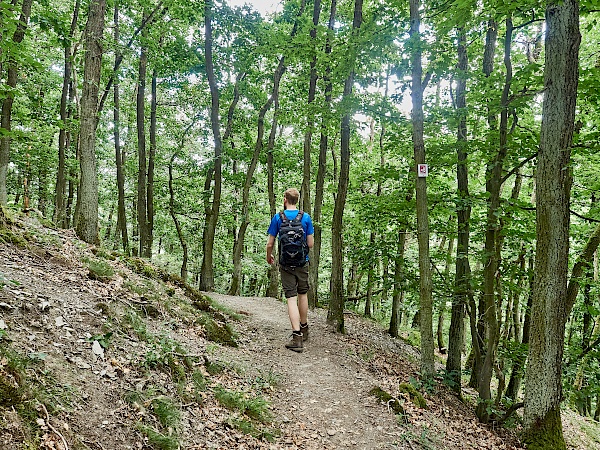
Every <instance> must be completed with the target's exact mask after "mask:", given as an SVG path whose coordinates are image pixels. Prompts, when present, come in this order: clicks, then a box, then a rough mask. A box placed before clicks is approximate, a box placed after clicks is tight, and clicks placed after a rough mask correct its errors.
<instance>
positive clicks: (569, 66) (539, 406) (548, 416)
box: [523, 0, 581, 450]
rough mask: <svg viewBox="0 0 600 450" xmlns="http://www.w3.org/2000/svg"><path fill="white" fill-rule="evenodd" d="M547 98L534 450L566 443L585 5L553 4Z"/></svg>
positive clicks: (533, 358) (572, 1)
mask: <svg viewBox="0 0 600 450" xmlns="http://www.w3.org/2000/svg"><path fill="white" fill-rule="evenodd" d="M546 26H547V31H546V52H545V55H546V56H545V58H546V60H545V70H544V104H543V109H542V126H541V134H540V150H539V154H538V165H537V177H536V232H537V247H536V263H535V281H534V286H533V287H534V289H533V305H532V311H531V340H530V343H529V362H528V365H527V372H526V376H525V383H526V384H525V411H524V416H523V426H524V441H525V442H526V443H527V448H528V449H530V450H537V449H540V450H541V449H550V448H552V449H558V450H560V449H565V448H566V445H565V441H564V437H563V433H562V422H561V417H560V402H561V399H562V378H561V376H562V359H563V350H564V336H565V324H566V321H567V318H568V317H569V314H570V311H571V308H572V305H573V303H572V302H570V301H568V296H567V270H568V261H569V226H570V212H569V207H570V195H571V184H572V175H571V170H570V168H569V165H570V155H571V145H572V139H573V129H574V118H575V105H576V99H577V84H578V79H579V61H578V58H579V44H580V42H581V35H580V33H579V3H578V1H577V0H564V1H561V2H552V3H550V4H549V5H548V6H547V8H546Z"/></svg>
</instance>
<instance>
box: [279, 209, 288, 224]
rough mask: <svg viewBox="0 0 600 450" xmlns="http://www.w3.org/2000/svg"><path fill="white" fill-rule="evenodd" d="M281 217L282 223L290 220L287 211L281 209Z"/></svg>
mask: <svg viewBox="0 0 600 450" xmlns="http://www.w3.org/2000/svg"><path fill="white" fill-rule="evenodd" d="M279 218H280V219H281V223H282V224H284V223H286V222H289V219H288V218H287V216H286V215H285V213H284V212H283V211H279Z"/></svg>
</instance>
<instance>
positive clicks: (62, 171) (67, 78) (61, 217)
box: [53, 0, 81, 227]
mask: <svg viewBox="0 0 600 450" xmlns="http://www.w3.org/2000/svg"><path fill="white" fill-rule="evenodd" d="M80 3H81V1H80V0H76V1H75V7H74V9H73V18H72V20H71V29H70V31H69V36H68V37H67V39H66V41H65V43H64V46H65V51H64V54H65V61H64V75H63V86H62V93H61V97H60V129H59V132H58V168H57V172H56V188H55V192H54V217H53V220H54V223H56V224H57V225H58V226H60V227H65V226H66V222H65V215H66V191H67V177H66V152H67V143H68V139H67V127H68V126H69V123H68V122H69V108H68V101H69V86H70V85H71V82H72V78H71V72H72V66H73V62H72V57H73V55H72V53H73V43H72V41H73V37H74V36H75V30H76V29H77V20H78V18H79V7H80Z"/></svg>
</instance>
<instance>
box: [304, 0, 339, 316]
mask: <svg viewBox="0 0 600 450" xmlns="http://www.w3.org/2000/svg"><path fill="white" fill-rule="evenodd" d="M336 7H337V0H331V7H330V11H329V24H328V33H327V38H326V40H325V55H326V58H328V56H329V55H331V39H332V34H333V27H334V26H335V15H336ZM323 81H324V84H325V101H324V105H323V115H322V117H321V136H320V139H319V164H318V167H317V181H316V185H315V206H314V208H315V209H314V213H313V217H312V219H313V224H314V228H315V235H314V246H313V248H312V255H310V266H309V269H308V270H309V276H310V286H311V289H312V293H313V295H312V296H310V295H309V297H308V302H309V305H310V306H311V307H312V308H315V307H317V306H318V305H319V266H320V264H321V244H322V235H323V225H322V223H321V212H322V209H323V188H324V186H325V173H326V172H327V147H328V145H329V144H328V142H329V132H328V128H329V126H328V125H329V121H330V120H331V117H330V115H329V111H330V109H331V97H332V94H331V92H332V90H333V87H332V83H331V67H330V66H329V65H328V66H327V67H326V68H325V75H324V76H323Z"/></svg>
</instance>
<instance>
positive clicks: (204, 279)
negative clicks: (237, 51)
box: [200, 0, 223, 291]
mask: <svg viewBox="0 0 600 450" xmlns="http://www.w3.org/2000/svg"><path fill="white" fill-rule="evenodd" d="M213 6H214V2H213V0H206V1H205V3H204V30H205V31H204V33H205V39H204V55H205V64H206V75H207V77H208V85H209V87H210V97H211V108H210V123H211V127H212V132H213V140H214V146H215V158H214V161H213V167H212V169H209V171H208V174H207V176H206V183H205V185H204V188H205V193H206V194H207V195H208V193H209V190H210V180H211V178H214V182H215V183H214V190H213V200H212V205H210V204H209V203H208V202H207V208H206V221H205V224H204V232H203V238H204V239H203V241H202V249H203V252H202V268H201V272H200V289H201V290H203V291H212V290H213V289H214V286H215V275H214V268H213V251H214V244H215V233H216V228H217V222H218V220H219V209H220V207H221V184H222V176H221V165H222V155H221V153H222V149H223V142H222V140H221V124H220V119H219V89H218V87H217V80H216V78H215V70H214V66H213V57H212V40H213V39H212V15H213V12H212V8H213Z"/></svg>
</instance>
